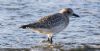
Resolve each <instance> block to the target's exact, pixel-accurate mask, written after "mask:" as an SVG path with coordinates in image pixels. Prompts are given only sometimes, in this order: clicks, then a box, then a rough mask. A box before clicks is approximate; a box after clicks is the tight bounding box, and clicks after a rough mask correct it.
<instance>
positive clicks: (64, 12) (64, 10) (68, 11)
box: [59, 8, 79, 17]
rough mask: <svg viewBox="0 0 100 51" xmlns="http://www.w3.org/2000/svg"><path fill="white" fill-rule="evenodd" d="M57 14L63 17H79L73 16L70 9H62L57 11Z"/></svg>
mask: <svg viewBox="0 0 100 51" xmlns="http://www.w3.org/2000/svg"><path fill="white" fill-rule="evenodd" d="M59 13H61V14H63V15H65V16H67V17H68V16H75V17H79V15H77V14H75V13H74V12H73V10H72V9H71V8H63V9H61V10H60V11H59Z"/></svg>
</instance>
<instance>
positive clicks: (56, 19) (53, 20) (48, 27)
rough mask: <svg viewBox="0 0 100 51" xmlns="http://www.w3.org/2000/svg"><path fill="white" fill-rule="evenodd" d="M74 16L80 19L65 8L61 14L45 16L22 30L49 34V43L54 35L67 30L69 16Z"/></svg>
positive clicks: (24, 26)
mask: <svg viewBox="0 0 100 51" xmlns="http://www.w3.org/2000/svg"><path fill="white" fill-rule="evenodd" d="M72 15H73V16H77V17H78V15H76V14H74V13H73V10H72V9H71V8H64V9H62V10H60V12H59V13H55V14H52V15H48V16H44V17H43V18H41V19H40V20H38V21H37V22H35V23H30V24H27V25H22V26H21V28H27V27H28V28H31V29H33V31H34V32H38V33H43V34H47V35H48V37H49V39H51V40H49V41H52V38H51V37H52V35H53V34H56V33H59V32H60V31H62V30H63V29H65V28H66V27H67V25H68V24H69V16H72Z"/></svg>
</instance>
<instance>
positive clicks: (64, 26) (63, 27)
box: [52, 24, 67, 34]
mask: <svg viewBox="0 0 100 51" xmlns="http://www.w3.org/2000/svg"><path fill="white" fill-rule="evenodd" d="M66 27H67V25H66V24H61V25H59V26H55V27H54V28H52V32H53V33H54V34H56V33H59V32H61V31H62V30H64V29H65V28H66Z"/></svg>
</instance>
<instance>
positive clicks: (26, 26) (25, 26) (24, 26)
mask: <svg viewBox="0 0 100 51" xmlns="http://www.w3.org/2000/svg"><path fill="white" fill-rule="evenodd" d="M28 27H30V26H29V25H22V26H21V27H20V28H23V29H26V28H28Z"/></svg>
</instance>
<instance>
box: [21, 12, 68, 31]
mask: <svg viewBox="0 0 100 51" xmlns="http://www.w3.org/2000/svg"><path fill="white" fill-rule="evenodd" d="M66 20H67V21H66ZM68 21H69V19H68V18H67V19H66V17H65V16H64V15H62V14H60V13H56V14H53V15H49V16H45V17H43V18H41V19H40V20H38V21H37V22H35V23H31V24H28V25H24V26H22V27H29V28H32V29H38V30H44V29H45V30H44V31H46V30H47V29H48V30H50V32H53V31H54V30H56V29H61V30H62V28H61V26H62V27H65V26H66V25H67V24H66V22H68ZM55 27H57V28H55ZM54 28H55V29H54ZM63 29H64V28H63ZM59 31H60V30H59Z"/></svg>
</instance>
